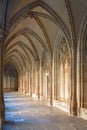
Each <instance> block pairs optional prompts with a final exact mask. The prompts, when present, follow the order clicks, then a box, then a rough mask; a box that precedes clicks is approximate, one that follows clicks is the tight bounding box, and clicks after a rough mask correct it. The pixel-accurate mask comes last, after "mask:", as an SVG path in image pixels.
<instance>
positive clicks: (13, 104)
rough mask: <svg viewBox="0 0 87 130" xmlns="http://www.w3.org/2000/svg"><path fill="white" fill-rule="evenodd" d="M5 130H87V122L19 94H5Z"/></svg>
mask: <svg viewBox="0 0 87 130" xmlns="http://www.w3.org/2000/svg"><path fill="white" fill-rule="evenodd" d="M4 100H5V118H6V123H5V124H4V125H3V130H87V121H85V120H83V119H81V118H78V117H71V116H69V115H68V113H66V112H63V111H61V110H59V109H58V108H55V107H53V106H47V105H46V104H45V103H44V102H41V101H37V100H34V99H32V98H31V97H29V96H26V95H22V94H21V95H20V94H18V93H17V92H13V93H11V92H9V93H5V94H4Z"/></svg>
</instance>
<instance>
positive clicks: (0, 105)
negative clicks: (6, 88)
mask: <svg viewBox="0 0 87 130" xmlns="http://www.w3.org/2000/svg"><path fill="white" fill-rule="evenodd" d="M2 47H3V45H2V43H0V128H1V125H2V123H3V122H4V121H5V110H4V97H3V48H2Z"/></svg>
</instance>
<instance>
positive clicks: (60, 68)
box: [54, 36, 71, 112]
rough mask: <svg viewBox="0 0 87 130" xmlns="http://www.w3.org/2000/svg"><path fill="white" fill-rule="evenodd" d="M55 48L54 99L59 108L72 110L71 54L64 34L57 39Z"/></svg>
mask: <svg viewBox="0 0 87 130" xmlns="http://www.w3.org/2000/svg"><path fill="white" fill-rule="evenodd" d="M54 50H55V51H54V100H55V101H58V104H57V105H58V106H59V108H61V109H63V110H65V111H67V112H70V97H71V55H70V50H69V47H68V43H67V40H66V39H65V37H64V36H62V38H61V39H60V41H59V40H58V39H56V45H55V49H54Z"/></svg>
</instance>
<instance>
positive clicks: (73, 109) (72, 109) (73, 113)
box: [70, 102, 77, 116]
mask: <svg viewBox="0 0 87 130" xmlns="http://www.w3.org/2000/svg"><path fill="white" fill-rule="evenodd" d="M70 115H71V116H77V103H76V102H71V103H70Z"/></svg>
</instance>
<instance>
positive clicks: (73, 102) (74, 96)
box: [70, 43, 77, 116]
mask: <svg viewBox="0 0 87 130" xmlns="http://www.w3.org/2000/svg"><path fill="white" fill-rule="evenodd" d="M74 44H76V43H74ZM76 51H77V50H76V49H75V50H74V52H72V55H71V56H72V57H71V98H70V114H71V115H73V116H76V115H77V68H76V66H77V64H76V63H77V58H76Z"/></svg>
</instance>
